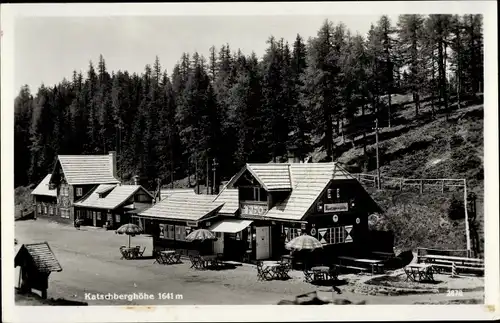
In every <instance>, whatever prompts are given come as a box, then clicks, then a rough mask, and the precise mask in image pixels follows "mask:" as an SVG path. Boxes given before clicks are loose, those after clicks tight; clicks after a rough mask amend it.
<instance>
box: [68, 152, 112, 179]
mask: <svg viewBox="0 0 500 323" xmlns="http://www.w3.org/2000/svg"><path fill="white" fill-rule="evenodd" d="M110 158H111V157H110V156H109V155H60V156H59V157H58V163H59V164H60V165H61V168H62V170H63V172H64V176H65V178H66V182H68V184H70V185H84V184H116V183H119V180H118V179H116V178H115V177H114V176H113V164H112V161H111V160H110Z"/></svg>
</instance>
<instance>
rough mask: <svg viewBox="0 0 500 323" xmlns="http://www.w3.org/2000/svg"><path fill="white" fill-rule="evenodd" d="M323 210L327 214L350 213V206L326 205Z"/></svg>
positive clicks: (341, 204) (342, 204) (345, 204)
mask: <svg viewBox="0 0 500 323" xmlns="http://www.w3.org/2000/svg"><path fill="white" fill-rule="evenodd" d="M323 210H324V212H325V213H334V212H344V211H349V204H348V203H330V204H325V206H324V207H323Z"/></svg>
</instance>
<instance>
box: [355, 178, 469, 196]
mask: <svg viewBox="0 0 500 323" xmlns="http://www.w3.org/2000/svg"><path fill="white" fill-rule="evenodd" d="M352 175H353V176H354V177H355V178H356V179H357V180H358V181H359V182H360V183H361V184H363V185H366V186H368V187H378V185H377V183H378V177H377V175H373V174H363V173H358V174H352ZM455 187H459V188H465V187H466V182H465V179H448V178H438V179H429V178H404V177H387V176H381V177H380V188H381V189H392V190H399V191H403V190H405V188H406V189H408V190H411V191H414V190H418V191H420V193H423V192H424V191H425V190H428V191H441V192H442V193H444V192H445V191H446V190H448V191H449V190H451V189H452V188H455Z"/></svg>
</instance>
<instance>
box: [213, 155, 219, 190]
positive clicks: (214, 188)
mask: <svg viewBox="0 0 500 323" xmlns="http://www.w3.org/2000/svg"><path fill="white" fill-rule="evenodd" d="M217 166H219V163H218V162H217V159H216V158H214V160H213V164H212V171H213V172H214V183H213V184H214V186H213V190H212V194H216V192H217V190H216V187H217V186H216V181H215V174H216V171H217Z"/></svg>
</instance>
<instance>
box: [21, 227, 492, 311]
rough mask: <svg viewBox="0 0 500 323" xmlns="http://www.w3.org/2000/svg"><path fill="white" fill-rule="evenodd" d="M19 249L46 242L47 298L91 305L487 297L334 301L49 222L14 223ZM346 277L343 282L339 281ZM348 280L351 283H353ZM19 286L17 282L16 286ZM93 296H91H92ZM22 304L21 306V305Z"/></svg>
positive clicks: (407, 300) (248, 272)
mask: <svg viewBox="0 0 500 323" xmlns="http://www.w3.org/2000/svg"><path fill="white" fill-rule="evenodd" d="M15 237H16V238H17V240H18V245H17V246H16V251H17V249H18V248H19V247H20V246H21V245H22V244H23V243H32V242H41V241H47V242H48V243H49V245H50V247H51V248H52V250H53V252H54V253H55V255H56V257H57V258H58V260H59V262H60V264H61V266H62V268H63V271H62V272H55V273H52V274H51V275H50V279H49V290H48V298H55V299H57V298H65V299H68V300H75V301H83V302H87V303H88V304H89V305H146V304H150V305H160V304H163V305H222V304H227V305H230V304H233V305H236V304H255V305H259V304H277V303H278V302H279V301H280V300H285V299H287V300H293V299H294V298H295V296H296V295H299V294H302V293H307V292H312V291H318V295H319V296H320V297H323V298H328V299H330V300H331V299H332V297H335V298H338V299H348V300H349V301H351V302H359V301H366V303H367V304H414V303H422V302H424V303H433V302H442V301H453V300H454V299H456V300H460V299H466V298H468V299H482V295H483V292H470V293H464V296H462V297H454V298H453V297H447V295H446V293H442V294H441V293H440V294H424V295H401V296H385V295H363V294H355V293H353V292H351V291H350V289H349V288H347V287H346V286H347V285H346V286H339V289H340V290H341V292H342V294H336V293H335V294H334V295H333V296H332V292H331V287H326V286H325V287H322V286H315V285H312V284H308V283H305V282H304V281H303V276H302V273H301V272H298V271H293V272H292V273H291V276H292V279H289V280H287V281H279V280H273V281H266V282H263V281H258V280H257V271H256V268H255V267H254V266H252V265H246V264H245V265H243V266H239V267H237V268H235V269H228V270H220V271H210V270H206V271H198V270H194V269H191V268H190V263H189V261H184V262H183V263H182V264H175V265H159V264H153V262H154V259H152V258H150V256H151V250H152V239H151V238H150V237H148V236H141V235H139V236H136V237H132V244H133V245H140V246H146V252H145V254H144V256H146V258H144V259H137V260H120V252H119V250H118V248H119V247H120V246H121V245H125V244H126V243H127V236H124V235H117V234H115V233H114V231H104V230H102V229H95V228H88V227H82V229H81V230H76V229H75V228H74V227H72V226H68V225H61V224H57V223H54V222H49V221H47V220H45V219H38V220H37V221H33V220H28V221H19V222H16V223H15ZM341 278H342V277H341ZM353 278H355V277H353V275H349V279H353ZM15 284H16V285H17V280H16V281H15ZM86 293H87V296H88V295H97V294H107V293H111V294H113V293H116V294H123V295H126V294H132V293H136V294H137V295H138V294H141V293H142V294H148V295H152V296H153V297H154V299H147V300H132V301H130V300H126V299H122V300H97V299H96V300H92V299H86V298H85V295H86ZM89 293H90V294H89ZM19 305H22V303H21V304H19Z"/></svg>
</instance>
